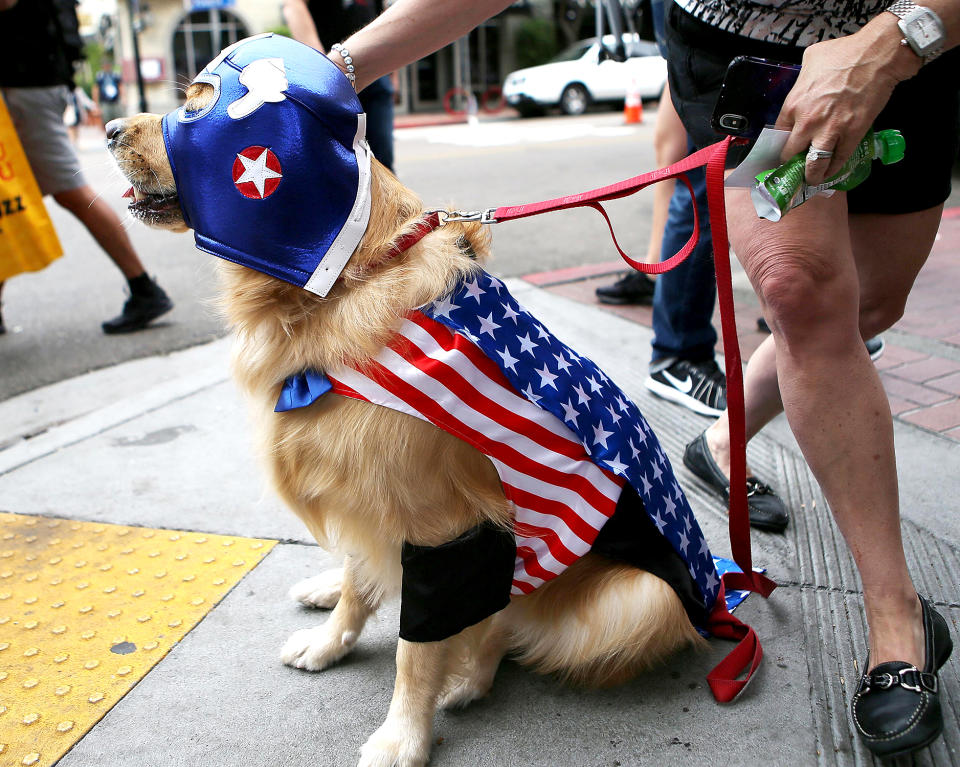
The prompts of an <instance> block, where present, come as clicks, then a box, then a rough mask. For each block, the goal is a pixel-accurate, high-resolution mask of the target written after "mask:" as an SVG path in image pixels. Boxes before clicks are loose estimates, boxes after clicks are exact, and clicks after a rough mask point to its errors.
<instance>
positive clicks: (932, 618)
mask: <svg viewBox="0 0 960 767" xmlns="http://www.w3.org/2000/svg"><path fill="white" fill-rule="evenodd" d="M917 597H918V598H919V600H920V606H921V608H922V611H923V635H924V645H925V648H924V650H925V658H926V660H925V662H924V666H923V670H922V671H921V670H920V669H918V668H917V667H916V666H911V665H910V664H909V663H904V662H903V661H890V662H888V663H881V664H880V665H878V666H876V667H875V668H873V669H871V670H870V671H869V673H865V674H864V675H863V676H862V677H861V678H860V684H859V686H858V687H857V692H856V694H855V695H854V696H853V701H852V702H851V704H850V710H851V713H852V714H853V722H854V724H855V725H856V728H857V732H858V733H859V734H860V738H861V739H862V740H863V743H864V745H865V746H866V747H867V748H868V749H870V751H871V752H873V753H874V754H875V755H876V756H878V757H880V758H883V759H889V758H892V757H895V756H903V755H904V754H909V753H911V752H913V751H917V750H918V749H921V748H924V747H925V746H929V745H930V744H931V743H933V741H934V740H936V739H937V737H938V736H939V735H940V733H941V732H942V731H943V713H942V712H941V710H940V698H939V697H938V695H937V693H938V690H939V688H940V683H939V680H938V679H937V671H939V670H940V667H941V666H943V664H944V663H946V662H947V658H949V657H950V653H951V652H952V651H953V641H952V640H951V639H950V631H949V629H948V628H947V622H946V621H945V620H944V619H943V616H941V615H940V613H938V612H937V611H936V610H934V609H933V607H931V606H930V603H929V602H928V601H927V600H926V599H924V598H923V597H921V596H920V595H919V594H918V595H917ZM869 662H870V656H869V655H868V656H867V664H869ZM867 664H865V665H864V668H869V665H867Z"/></svg>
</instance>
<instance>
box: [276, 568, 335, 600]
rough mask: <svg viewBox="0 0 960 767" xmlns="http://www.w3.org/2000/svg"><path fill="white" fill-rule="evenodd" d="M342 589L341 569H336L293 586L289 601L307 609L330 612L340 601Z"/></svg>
mask: <svg viewBox="0 0 960 767" xmlns="http://www.w3.org/2000/svg"><path fill="white" fill-rule="evenodd" d="M342 587H343V568H342V567H337V568H334V569H333V570H327V571H326V572H324V573H320V575H315V576H313V578H307V579H306V580H303V581H300V582H299V583H296V584H294V585H293V586H292V587H291V588H290V592H289V593H290V598H291V599H293V600H295V601H297V602H300V603H301V604H304V605H306V606H307V607H321V608H324V609H326V610H332V609H333V608H334V607H336V606H337V602H339V601H340V591H341V588H342Z"/></svg>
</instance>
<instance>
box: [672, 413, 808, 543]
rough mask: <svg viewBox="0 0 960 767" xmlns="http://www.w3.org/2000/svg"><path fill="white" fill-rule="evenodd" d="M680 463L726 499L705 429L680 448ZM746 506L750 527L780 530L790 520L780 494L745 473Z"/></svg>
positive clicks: (724, 483)
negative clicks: (681, 451) (682, 449)
mask: <svg viewBox="0 0 960 767" xmlns="http://www.w3.org/2000/svg"><path fill="white" fill-rule="evenodd" d="M683 465H684V466H686V467H687V468H688V469H690V471H692V472H693V473H694V474H695V475H696V476H697V477H699V478H700V479H702V480H703V481H704V482H706V483H707V485H708V486H709V487H710V489H711V490H714V491H715V492H717V493H719V495H720V497H722V498H723V499H724V500H725V501H728V502H729V500H730V483H729V482H728V481H727V478H726V477H725V476H723V472H722V471H720V467H719V466H717V462H716V461H714V460H713V456H712V455H711V454H710V448H709V447H708V446H707V433H706V432H704V433H703V434H701V435H700V436H699V437H697V438H696V439H695V440H694V441H693V442H691V443H690V444H689V445H687V447H686V449H685V450H684V451H683ZM747 510H748V511H749V512H750V527H755V528H757V529H758V530H767V531H769V532H772V533H782V532H783V531H784V530H786V529H787V523H788V522H789V521H790V515H789V514H788V513H787V507H786V506H785V505H784V503H783V501H782V500H780V496H778V495H777V494H776V493H775V492H773V490H772V489H771V488H770V486H769V485H765V484H764V483H763V482H761V481H760V480H759V479H757V478H756V477H747Z"/></svg>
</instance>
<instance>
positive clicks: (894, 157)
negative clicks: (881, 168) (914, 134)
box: [877, 130, 907, 165]
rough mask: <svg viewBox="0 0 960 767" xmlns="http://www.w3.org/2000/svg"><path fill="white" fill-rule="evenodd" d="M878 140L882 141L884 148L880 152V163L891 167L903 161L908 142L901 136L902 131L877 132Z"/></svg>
mask: <svg viewBox="0 0 960 767" xmlns="http://www.w3.org/2000/svg"><path fill="white" fill-rule="evenodd" d="M877 138H879V139H880V144H881V147H882V149H881V151H880V162H882V163H883V164H884V165H891V164H893V163H895V162H900V160H902V159H903V153H904V151H905V149H906V143H907V142H906V141H904V140H903V134H901V133H900V131H898V130H882V131H877Z"/></svg>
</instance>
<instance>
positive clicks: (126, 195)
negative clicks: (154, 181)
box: [123, 186, 133, 197]
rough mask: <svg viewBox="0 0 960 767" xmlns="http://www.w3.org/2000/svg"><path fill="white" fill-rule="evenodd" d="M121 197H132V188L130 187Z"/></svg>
mask: <svg viewBox="0 0 960 767" xmlns="http://www.w3.org/2000/svg"><path fill="white" fill-rule="evenodd" d="M123 197H133V187H132V186H131V187H130V188H129V189H128V190H127V191H126V192H124V193H123Z"/></svg>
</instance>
